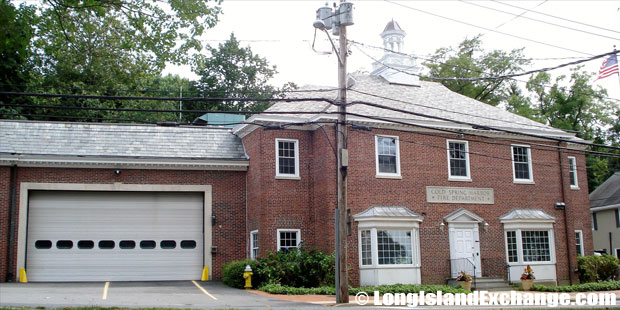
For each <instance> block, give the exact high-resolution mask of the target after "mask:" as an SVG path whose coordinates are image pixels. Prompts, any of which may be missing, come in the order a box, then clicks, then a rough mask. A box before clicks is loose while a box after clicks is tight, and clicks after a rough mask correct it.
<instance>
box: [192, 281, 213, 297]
mask: <svg viewBox="0 0 620 310" xmlns="http://www.w3.org/2000/svg"><path fill="white" fill-rule="evenodd" d="M192 283H194V285H196V287H197V288H199V289H200V290H201V291H202V292H203V293H205V295H207V296H209V297H211V298H213V300H217V298H215V296H213V295H211V294H209V292H207V290H205V289H204V288H202V286H200V285H199V284H198V283H197V282H196V281H194V280H192Z"/></svg>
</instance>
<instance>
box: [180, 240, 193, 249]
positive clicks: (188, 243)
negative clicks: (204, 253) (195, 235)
mask: <svg viewBox="0 0 620 310" xmlns="http://www.w3.org/2000/svg"><path fill="white" fill-rule="evenodd" d="M195 248H196V241H194V240H183V241H181V249H195Z"/></svg>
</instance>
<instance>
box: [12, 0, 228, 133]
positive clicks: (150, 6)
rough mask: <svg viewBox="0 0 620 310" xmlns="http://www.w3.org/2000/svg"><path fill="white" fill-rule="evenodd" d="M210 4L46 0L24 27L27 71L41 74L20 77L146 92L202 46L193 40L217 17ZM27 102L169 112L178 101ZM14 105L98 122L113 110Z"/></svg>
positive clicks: (66, 87) (149, 117)
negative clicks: (164, 72)
mask: <svg viewBox="0 0 620 310" xmlns="http://www.w3.org/2000/svg"><path fill="white" fill-rule="evenodd" d="M217 4H219V2H218V1H210V0H201V1H182V0H169V1H168V2H165V1H159V2H156V1H150V0H50V1H46V2H44V4H43V5H42V6H40V7H38V8H37V19H36V22H34V19H30V20H28V21H27V22H26V26H27V27H24V29H29V28H28V27H30V28H32V29H34V30H33V32H34V35H33V36H32V42H31V43H30V45H31V46H32V50H33V51H34V53H31V54H30V55H29V57H30V58H29V59H30V61H31V62H32V64H33V66H34V67H33V68H32V70H31V71H32V72H38V73H40V75H38V76H36V78H34V77H31V78H29V79H28V80H27V84H29V90H35V91H39V92H40V91H44V92H47V93H54V92H56V93H70V94H76V95H110V96H114V95H123V96H126V95H140V96H143V95H144V93H143V92H141V91H140V90H142V89H148V88H149V87H151V86H153V85H152V83H154V82H156V81H157V79H159V78H162V77H161V72H162V70H163V68H164V67H165V65H166V63H177V64H179V63H187V62H188V60H189V58H188V56H187V55H188V52H189V51H190V50H192V49H194V50H196V51H199V50H200V49H201V48H202V45H201V43H200V41H199V40H198V39H197V38H198V36H200V35H201V34H202V33H203V31H204V29H206V28H207V27H212V26H213V25H215V23H216V22H217V18H218V14H219V12H220V8H219V7H218V6H217ZM32 10H33V12H34V8H33V9H32ZM3 12H4V10H3ZM16 33H19V32H16ZM24 37H25V38H29V37H28V36H24ZM5 89H6V88H5ZM22 90H24V89H22ZM32 101H33V102H34V103H35V104H37V105H64V106H71V107H84V108H88V107H103V108H134V107H140V108H147V107H152V108H159V109H172V108H174V107H176V106H177V103H176V102H174V103H173V102H145V101H126V100H124V101H109V100H96V99H58V98H56V99H49V98H45V99H42V98H35V99H33V100H32ZM16 109H18V108H16ZM18 110H19V113H23V114H39V115H40V114H43V115H46V116H45V117H37V118H35V119H51V120H72V121H76V120H77V121H80V120H81V121H101V120H102V118H113V117H115V116H118V115H119V113H116V112H105V111H92V110H90V111H89V110H60V109H47V110H41V109H25V108H21V109H18ZM123 115H125V114H123ZM63 116H65V117H63ZM125 116H131V119H134V117H136V118H135V120H136V121H159V120H164V119H166V118H167V117H168V116H170V115H168V116H166V115H165V114H161V115H157V114H134V115H133V116H132V115H125ZM131 119H130V120H131Z"/></svg>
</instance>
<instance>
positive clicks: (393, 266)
mask: <svg viewBox="0 0 620 310" xmlns="http://www.w3.org/2000/svg"><path fill="white" fill-rule="evenodd" d="M359 268H360V269H399V268H400V269H404V268H407V269H409V268H420V266H416V265H413V264H403V265H377V266H375V265H372V266H360V267H359Z"/></svg>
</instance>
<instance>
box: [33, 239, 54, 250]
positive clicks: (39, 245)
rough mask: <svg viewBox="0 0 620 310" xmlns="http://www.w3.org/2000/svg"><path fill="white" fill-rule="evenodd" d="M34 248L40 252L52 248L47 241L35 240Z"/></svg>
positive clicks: (50, 243)
mask: <svg viewBox="0 0 620 310" xmlns="http://www.w3.org/2000/svg"><path fill="white" fill-rule="evenodd" d="M34 247H35V248H37V249H40V250H46V249H51V248H52V242H51V241H49V240H37V241H35V243H34Z"/></svg>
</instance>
